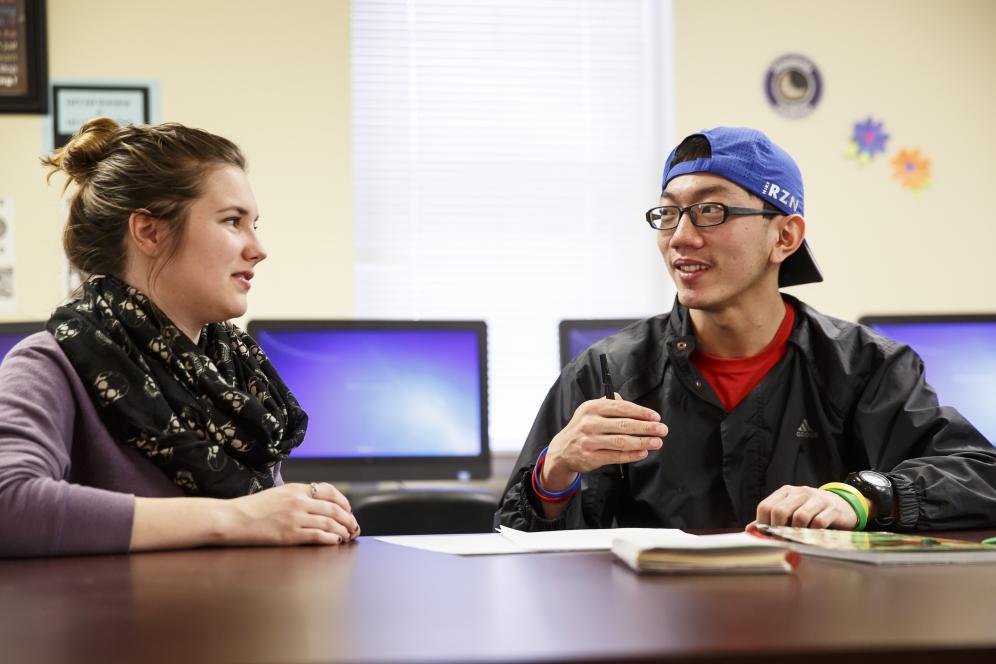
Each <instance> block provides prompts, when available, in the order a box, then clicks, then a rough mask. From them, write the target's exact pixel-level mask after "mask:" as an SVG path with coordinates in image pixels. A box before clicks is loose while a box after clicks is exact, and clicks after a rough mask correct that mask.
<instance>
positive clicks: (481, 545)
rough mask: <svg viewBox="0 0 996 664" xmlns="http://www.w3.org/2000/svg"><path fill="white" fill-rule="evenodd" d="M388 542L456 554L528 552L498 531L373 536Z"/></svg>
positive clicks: (481, 554)
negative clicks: (473, 533) (470, 533)
mask: <svg viewBox="0 0 996 664" xmlns="http://www.w3.org/2000/svg"><path fill="white" fill-rule="evenodd" d="M374 539H376V540H379V541H381V542H387V543H388V544H397V545H399V546H409V547H412V548H414V549H422V550H423V551H434V552H435V553H450V554H454V555H458V556H485V555H494V554H506V553H530V551H529V550H528V549H523V548H522V547H520V546H518V545H516V544H515V543H513V542H512V541H511V540H509V539H506V538H504V537H502V536H501V535H499V534H498V533H481V534H475V535H395V536H390V537H375V538H374Z"/></svg>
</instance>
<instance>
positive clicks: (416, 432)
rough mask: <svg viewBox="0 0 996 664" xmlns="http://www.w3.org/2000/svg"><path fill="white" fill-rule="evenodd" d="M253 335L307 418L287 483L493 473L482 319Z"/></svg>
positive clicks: (299, 328)
mask: <svg viewBox="0 0 996 664" xmlns="http://www.w3.org/2000/svg"><path fill="white" fill-rule="evenodd" d="M248 331H249V334H250V335H252V337H253V338H254V339H256V341H257V342H258V343H259V345H260V347H261V348H262V349H263V351H264V352H265V353H266V355H267V356H268V357H269V358H270V361H271V362H272V363H273V366H274V367H275V368H276V370H277V371H278V372H279V373H280V376H281V377H282V378H283V380H284V382H285V383H287V386H288V387H289V388H290V390H291V392H292V393H293V394H294V396H295V397H296V398H297V400H298V401H299V402H300V403H301V406H302V407H303V408H304V410H305V411H306V412H307V413H308V432H307V435H306V436H305V439H304V442H303V443H302V444H301V445H300V446H299V447H298V448H297V449H295V450H294V451H293V452H292V453H291V456H290V458H289V459H287V461H285V462H284V464H283V467H282V475H283V477H284V479H285V480H291V481H301V480H303V481H311V480H316V479H320V480H335V481H346V482H378V481H391V480H439V479H461V480H463V479H478V478H486V477H488V476H489V475H490V472H491V458H490V451H489V447H488V381H487V328H486V326H485V324H484V322H482V321H385V320H379V321H359V320H311V321H302V320H297V321H275V320H254V321H251V322H250V323H249V326H248Z"/></svg>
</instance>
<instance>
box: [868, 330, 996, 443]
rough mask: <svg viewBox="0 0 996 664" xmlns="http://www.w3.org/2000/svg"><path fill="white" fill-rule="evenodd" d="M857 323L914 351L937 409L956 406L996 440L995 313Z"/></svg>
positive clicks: (984, 432) (976, 425) (983, 433)
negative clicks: (920, 360) (931, 391)
mask: <svg viewBox="0 0 996 664" xmlns="http://www.w3.org/2000/svg"><path fill="white" fill-rule="evenodd" d="M859 322H860V323H862V324H864V325H867V326H868V327H870V328H872V329H873V330H875V331H876V332H878V333H879V334H882V335H884V336H886V337H889V338H890V339H895V340H896V341H899V342H901V343H904V344H907V345H908V346H910V347H911V348H912V349H913V350H915V351H916V352H917V353H918V354H919V355H920V357H922V358H923V362H924V371H925V374H926V378H927V382H928V383H930V386H931V387H933V388H934V390H935V391H936V392H937V398H938V400H939V401H940V402H941V405H944V406H954V407H955V408H957V409H958V412H960V413H961V414H962V415H964V416H965V417H966V418H968V421H969V422H971V423H972V424H974V425H975V428H976V429H978V430H979V431H980V432H982V435H984V436H985V437H986V438H987V439H989V441H990V442H993V441H996V409H994V408H993V403H994V402H996V315H937V316H865V317H863V318H861V319H860V320H859Z"/></svg>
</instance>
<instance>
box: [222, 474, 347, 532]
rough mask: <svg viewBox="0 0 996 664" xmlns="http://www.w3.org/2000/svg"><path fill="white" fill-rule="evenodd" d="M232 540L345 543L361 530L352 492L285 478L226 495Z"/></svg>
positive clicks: (227, 529)
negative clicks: (351, 503)
mask: <svg viewBox="0 0 996 664" xmlns="http://www.w3.org/2000/svg"><path fill="white" fill-rule="evenodd" d="M224 505H225V507H226V514H225V516H224V517H223V526H222V537H223V540H224V542H225V544H228V545H235V546H238V545H292V544H342V543H343V542H349V541H352V540H354V539H356V537H357V536H358V535H359V534H360V526H359V524H358V523H357V522H356V518H355V517H354V516H353V513H352V510H351V508H350V506H349V501H348V500H346V496H344V495H342V493H341V492H340V491H339V490H338V489H336V488H335V487H334V486H332V485H331V484H327V483H325V482H314V483H312V484H285V485H283V486H278V487H273V488H272V489H267V490H265V491H260V492H259V493H254V494H252V495H249V496H243V497H241V498H233V499H231V500H228V501H225V503H224Z"/></svg>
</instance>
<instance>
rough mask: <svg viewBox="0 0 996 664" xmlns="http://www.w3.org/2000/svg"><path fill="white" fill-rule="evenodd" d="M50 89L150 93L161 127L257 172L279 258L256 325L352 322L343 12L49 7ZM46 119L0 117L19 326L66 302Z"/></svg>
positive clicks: (227, 1) (200, 1) (302, 4)
mask: <svg viewBox="0 0 996 664" xmlns="http://www.w3.org/2000/svg"><path fill="white" fill-rule="evenodd" d="M48 13H49V20H48V28H49V31H48V39H49V61H50V62H49V68H50V75H51V77H52V78H87V77H88V78H97V79H110V80H117V79H154V80H158V82H159V86H160V94H161V99H162V104H161V119H162V120H164V121H167V120H168V121H176V122H182V123H184V124H189V125H192V126H197V127H202V128H205V129H208V130H209V131H213V132H215V133H219V134H222V135H224V136H227V137H229V138H231V139H233V140H234V141H235V142H236V143H238V144H239V145H240V146H241V147H242V148H243V150H244V151H245V152H246V154H247V156H248V159H249V177H250V181H251V182H252V185H253V188H254V191H255V194H256V199H257V201H258V203H259V206H260V215H261V219H260V224H261V229H262V237H263V242H264V244H265V245H266V248H267V249H268V251H269V252H270V257H269V259H267V260H266V261H265V262H264V263H263V264H261V265H260V267H259V268H258V270H257V278H256V280H255V281H254V282H253V293H252V296H251V297H250V309H249V314H250V315H252V316H257V317H264V316H277V317H292V316H319V317H321V316H327V317H332V316H348V315H350V313H351V311H352V194H351V181H350V177H351V175H350V171H351V166H350V163H351V156H350V97H349V3H348V0H293V2H287V3H284V4H274V3H273V2H270V1H264V0H171V1H170V2H168V3H160V2H150V1H148V0H139V1H134V2H133V1H126V0H85V1H82V0H48ZM41 143H42V124H41V116H29V115H8V116H0V146H2V148H0V195H7V196H12V197H13V198H14V199H15V205H16V206H17V258H18V260H17V266H16V268H17V285H18V302H17V315H16V317H9V316H8V317H7V318H8V319H14V318H17V319H38V318H47V316H48V312H49V311H50V310H51V309H52V307H53V306H55V305H57V304H58V302H59V300H60V298H61V297H62V296H63V295H64V287H63V283H62V281H61V279H60V275H61V274H62V254H61V248H60V244H59V242H60V238H59V230H60V225H61V221H60V214H61V212H60V211H61V203H60V196H59V191H60V189H61V187H60V186H57V185H58V183H57V181H56V180H53V184H52V185H51V186H46V184H45V179H44V171H43V170H42V168H41V167H40V166H39V165H38V156H39V155H40V153H41V149H42V148H41Z"/></svg>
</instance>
